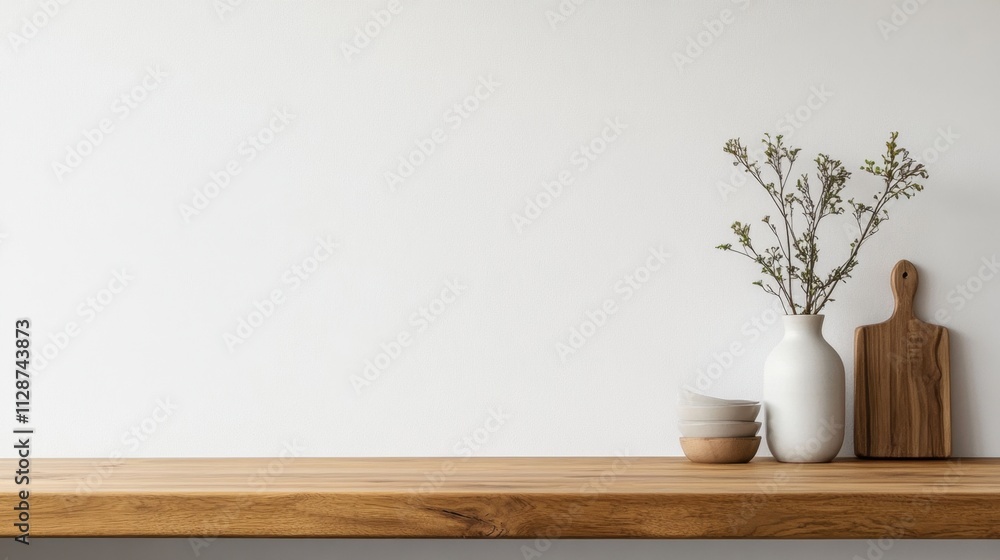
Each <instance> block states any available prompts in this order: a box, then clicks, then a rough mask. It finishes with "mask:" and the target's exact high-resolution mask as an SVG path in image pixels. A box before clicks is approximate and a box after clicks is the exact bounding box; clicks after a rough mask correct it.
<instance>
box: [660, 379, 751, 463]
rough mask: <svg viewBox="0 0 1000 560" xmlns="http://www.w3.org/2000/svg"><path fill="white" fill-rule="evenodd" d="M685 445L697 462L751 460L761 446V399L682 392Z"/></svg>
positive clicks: (743, 461) (683, 446) (687, 451)
mask: <svg viewBox="0 0 1000 560" xmlns="http://www.w3.org/2000/svg"><path fill="white" fill-rule="evenodd" d="M678 410H679V413H678V415H679V416H680V429H681V449H683V450H684V455H686V456H687V458H688V459H690V460H691V461H693V462H695V463H747V462H749V461H750V460H751V459H753V457H754V455H756V454H757V449H758V448H759V447H760V436H758V435H757V432H758V431H760V422H757V421H756V420H757V414H758V413H760V402H759V401H744V400H731V399H719V398H715V397H709V396H707V395H702V394H700V393H695V392H693V391H689V390H684V391H682V392H681V398H680V407H679V409H678Z"/></svg>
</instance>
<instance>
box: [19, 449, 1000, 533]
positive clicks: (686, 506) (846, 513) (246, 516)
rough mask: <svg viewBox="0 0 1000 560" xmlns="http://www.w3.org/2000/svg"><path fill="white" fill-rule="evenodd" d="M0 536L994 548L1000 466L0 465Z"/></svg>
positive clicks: (581, 462) (999, 519) (518, 461)
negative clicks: (22, 477)
mask: <svg viewBox="0 0 1000 560" xmlns="http://www.w3.org/2000/svg"><path fill="white" fill-rule="evenodd" d="M0 469H2V472H4V473H8V474H5V475H4V476H3V477H2V479H0V480H2V481H0V501H2V503H3V504H5V505H4V507H3V509H2V511H4V512H6V513H3V514H0V517H2V518H0V535H3V536H13V535H14V534H15V531H16V530H15V528H14V527H13V526H12V522H14V521H15V519H14V515H13V514H14V512H13V511H12V509H11V504H16V503H17V502H18V500H17V499H15V494H16V492H17V491H18V490H22V489H24V488H27V489H28V490H29V491H30V512H31V518H30V523H31V537H33V538H34V537H46V536H52V537H99V536H100V537H192V536H193V537H218V536H224V537H372V538H374V537H461V538H467V537H490V538H495V537H504V538H536V537H563V538H578V537H585V538H586V537H595V538H725V537H738V538H864V539H868V538H880V537H885V536H891V537H907V538H970V539H971V538H1000V459H951V460H936V461H858V460H842V461H836V462H834V463H829V464H815V465H796V464H783V463H776V462H773V461H771V460H766V459H765V460H760V459H758V460H755V461H754V462H752V463H750V464H747V465H696V464H693V463H690V462H688V461H687V460H685V459H682V458H653V457H617V458H616V457H589V458H579V457H574V458H568V457H567V458H558V457H556V458H553V457H548V458H527V457H521V458H471V459H462V458H452V459H445V458H440V459H435V458H381V459H319V458H284V459H280V458H270V459H127V460H124V461H118V462H117V464H115V463H114V462H112V461H109V460H91V459H32V462H31V482H30V485H28V486H27V487H25V486H15V484H14V480H13V473H14V471H15V470H16V466H15V461H14V460H11V459H4V460H0Z"/></svg>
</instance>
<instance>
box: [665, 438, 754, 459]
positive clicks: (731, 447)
mask: <svg viewBox="0 0 1000 560" xmlns="http://www.w3.org/2000/svg"><path fill="white" fill-rule="evenodd" d="M759 447H760V436H755V437H738V438H694V437H682V438H681V449H683V450H684V455H686V456H687V458H688V459H690V460H691V462H693V463H749V462H750V460H751V459H753V458H754V456H755V455H757V448H759Z"/></svg>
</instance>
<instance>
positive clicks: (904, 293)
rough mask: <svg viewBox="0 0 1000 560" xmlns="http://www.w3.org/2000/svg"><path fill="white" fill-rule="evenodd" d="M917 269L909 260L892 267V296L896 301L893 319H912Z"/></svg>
mask: <svg viewBox="0 0 1000 560" xmlns="http://www.w3.org/2000/svg"><path fill="white" fill-rule="evenodd" d="M918 281H919V278H918V276H917V267H915V266H913V263H911V262H910V261H908V260H905V259H904V260H901V261H899V262H898V263H896V266H894V267H892V280H891V282H892V295H893V297H894V298H895V299H896V309H895V310H894V311H893V312H892V316H893V318H901V319H912V318H914V314H913V298H914V296H915V295H916V294H917V283H918Z"/></svg>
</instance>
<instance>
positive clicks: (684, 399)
mask: <svg viewBox="0 0 1000 560" xmlns="http://www.w3.org/2000/svg"><path fill="white" fill-rule="evenodd" d="M680 402H681V404H698V405H734V404H758V403H759V402H760V401H747V400H742V399H720V398H718V397H710V396H708V395H702V394H701V393H695V392H694V391H692V390H690V389H682V390H681V398H680Z"/></svg>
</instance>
